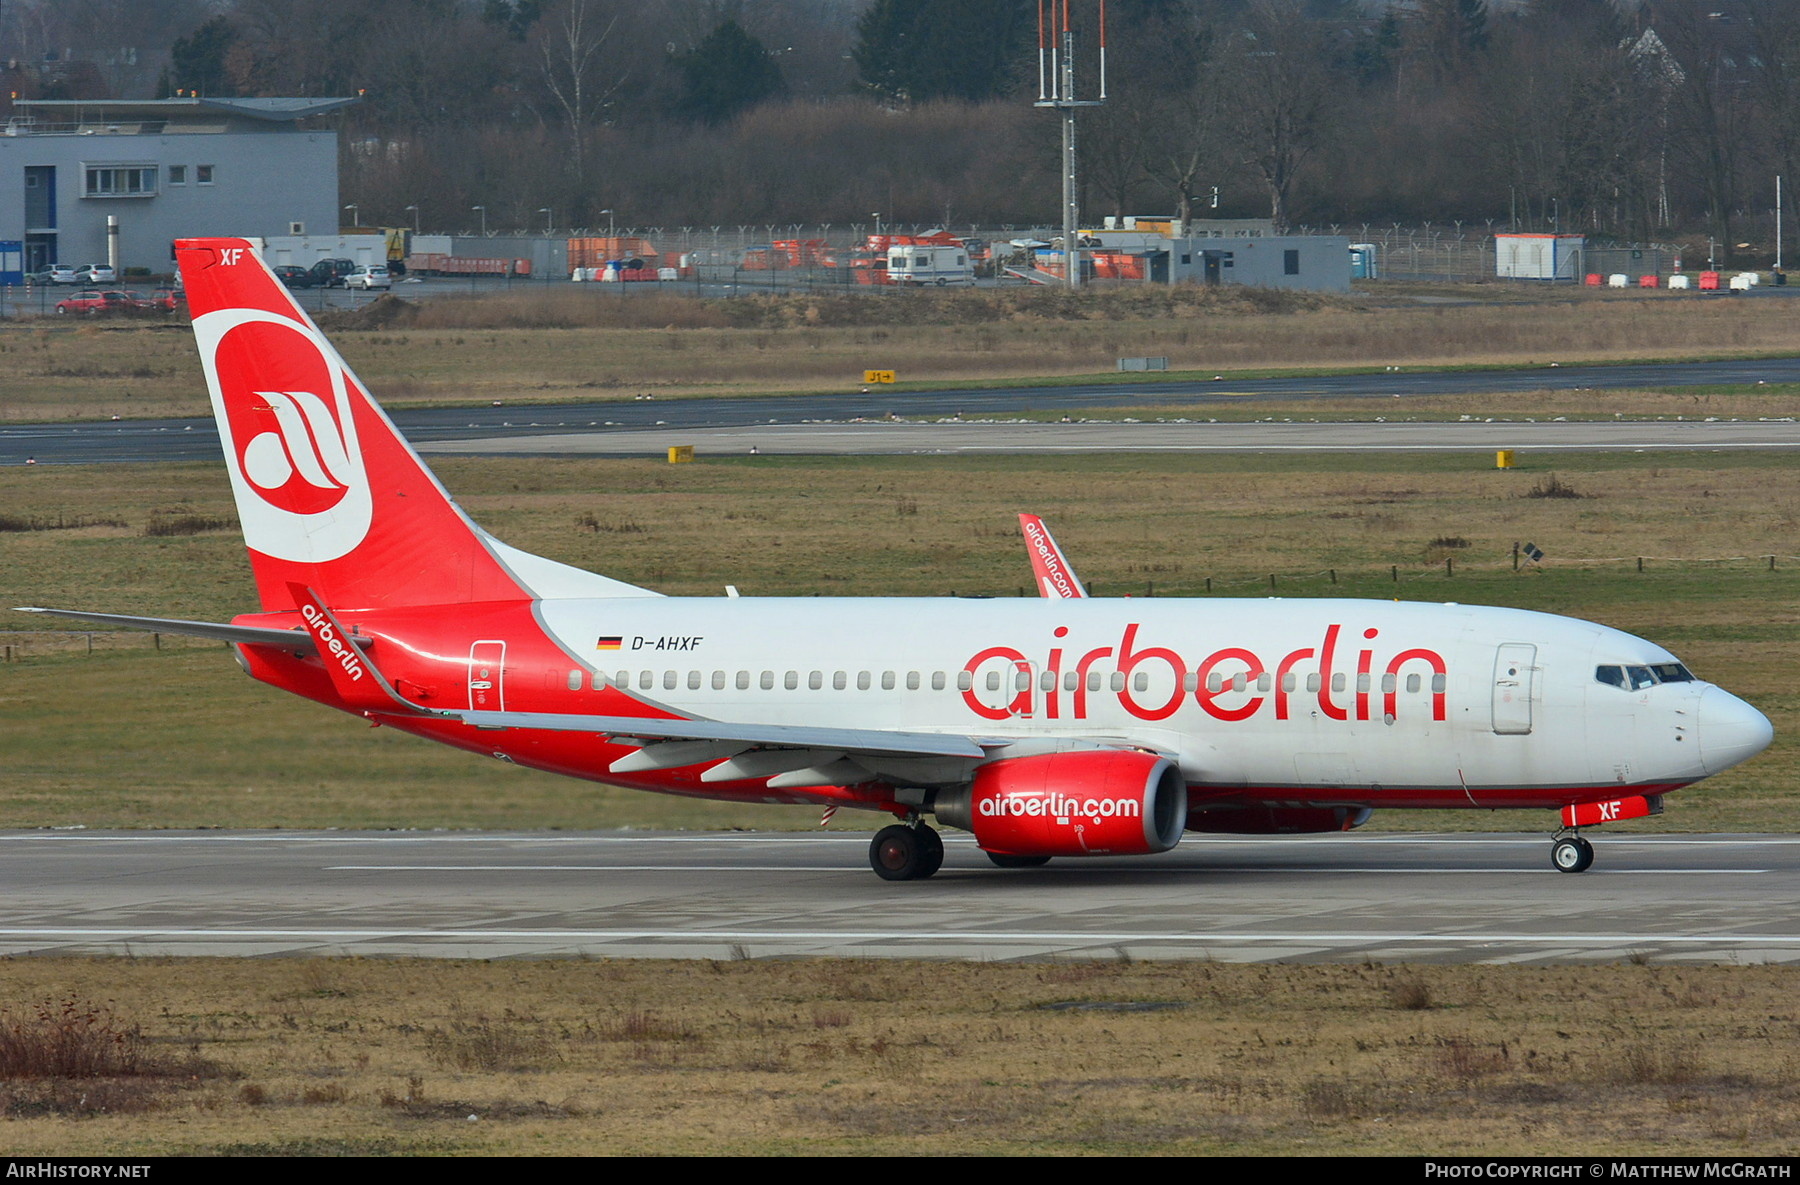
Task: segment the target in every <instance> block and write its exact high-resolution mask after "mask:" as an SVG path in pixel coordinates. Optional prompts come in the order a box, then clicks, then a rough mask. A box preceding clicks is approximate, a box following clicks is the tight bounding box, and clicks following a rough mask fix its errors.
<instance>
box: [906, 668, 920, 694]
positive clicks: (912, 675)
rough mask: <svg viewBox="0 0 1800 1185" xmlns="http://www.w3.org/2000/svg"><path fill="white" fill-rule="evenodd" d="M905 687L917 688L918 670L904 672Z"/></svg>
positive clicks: (910, 689)
mask: <svg viewBox="0 0 1800 1185" xmlns="http://www.w3.org/2000/svg"><path fill="white" fill-rule="evenodd" d="M906 689H907V690H908V691H917V690H918V689H919V672H917V671H908V672H906Z"/></svg>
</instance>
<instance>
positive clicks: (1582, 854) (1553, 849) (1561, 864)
mask: <svg viewBox="0 0 1800 1185" xmlns="http://www.w3.org/2000/svg"><path fill="white" fill-rule="evenodd" d="M1550 863H1551V864H1553V865H1555V866H1556V871H1558V872H1586V871H1587V870H1588V868H1589V866H1591V865H1592V864H1593V863H1594V845H1593V844H1591V843H1589V842H1588V841H1587V840H1585V839H1583V838H1581V836H1579V835H1561V836H1558V837H1557V839H1556V842H1555V843H1553V844H1551V845H1550Z"/></svg>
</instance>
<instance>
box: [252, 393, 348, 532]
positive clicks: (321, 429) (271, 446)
mask: <svg viewBox="0 0 1800 1185" xmlns="http://www.w3.org/2000/svg"><path fill="white" fill-rule="evenodd" d="M255 397H256V398H257V399H260V400H262V401H263V403H262V408H266V409H267V411H268V413H269V414H270V415H271V416H273V417H274V420H275V426H274V427H273V428H270V429H268V430H267V431H264V432H260V433H258V434H257V435H255V436H252V437H251V438H250V439H249V440H248V441H247V442H245V444H244V446H243V452H242V453H240V454H239V456H238V465H239V468H240V469H241V470H242V471H243V474H244V476H245V477H246V478H247V479H249V482H250V484H251V485H252V486H254V487H256V489H257V490H258V492H260V493H261V494H262V496H263V497H264V498H265V499H267V500H268V501H269V502H271V503H272V504H274V505H276V506H279V507H281V508H282V509H284V510H291V511H293V512H295V513H297V514H317V513H319V512H320V511H323V510H329V509H331V507H333V506H336V505H337V504H338V503H339V502H341V501H343V498H344V495H345V494H346V493H347V492H349V489H350V483H351V482H352V481H353V480H355V478H356V476H357V475H356V473H355V472H354V470H353V469H352V468H351V465H350V457H349V452H348V450H347V449H346V448H345V444H344V437H343V434H342V433H340V432H339V431H338V426H337V422H336V421H335V420H333V419H332V417H331V412H330V411H329V410H327V409H326V407H325V401H324V400H322V399H320V398H319V397H318V396H317V395H315V394H313V393H312V392H311V391H257V392H255ZM257 410H260V409H257Z"/></svg>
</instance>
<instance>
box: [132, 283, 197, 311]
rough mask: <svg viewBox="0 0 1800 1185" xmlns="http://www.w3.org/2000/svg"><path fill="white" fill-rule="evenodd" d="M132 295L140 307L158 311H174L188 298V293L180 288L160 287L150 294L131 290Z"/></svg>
mask: <svg viewBox="0 0 1800 1185" xmlns="http://www.w3.org/2000/svg"><path fill="white" fill-rule="evenodd" d="M126 295H128V296H130V297H131V298H132V300H133V301H134V302H135V303H136V304H137V307H138V308H140V309H150V310H152V311H154V312H158V313H172V312H174V311H175V310H176V309H179V308H180V307H181V305H182V303H183V302H184V301H185V300H186V299H187V293H185V292H183V291H181V290H180V289H179V288H158V289H156V290H155V291H154V292H152V293H151V294H150V295H149V296H144V295H142V294H140V293H137V292H130V293H127V294H126Z"/></svg>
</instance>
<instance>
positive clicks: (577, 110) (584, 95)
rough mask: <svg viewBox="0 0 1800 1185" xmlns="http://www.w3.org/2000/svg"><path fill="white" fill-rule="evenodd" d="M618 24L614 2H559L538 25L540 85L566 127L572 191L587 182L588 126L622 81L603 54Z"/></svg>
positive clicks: (580, 0) (617, 13) (621, 77)
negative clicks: (547, 91) (560, 115)
mask: <svg viewBox="0 0 1800 1185" xmlns="http://www.w3.org/2000/svg"><path fill="white" fill-rule="evenodd" d="M618 24H619V12H618V8H617V5H614V4H610V3H600V2H599V0H592V2H591V0H564V2H563V4H562V5H561V6H560V8H558V9H557V10H556V11H555V12H553V13H551V14H549V15H547V16H546V17H545V18H544V20H543V22H542V23H541V25H540V28H539V42H538V46H539V49H540V51H541V52H542V55H543V77H544V86H545V88H546V89H548V90H549V92H550V95H551V97H552V98H553V99H554V100H555V102H556V106H557V108H558V109H559V111H560V112H561V114H562V120H563V123H564V124H566V125H567V127H568V129H569V167H570V171H571V172H572V173H573V175H574V176H573V180H574V182H575V186H576V189H577V190H582V189H585V188H586V184H587V141H588V132H589V129H590V127H591V126H592V124H593V121H594V119H595V117H596V116H597V115H598V114H599V113H600V112H601V111H602V110H603V109H604V108H605V106H606V104H607V103H608V102H609V101H610V100H611V99H612V97H613V96H614V95H615V94H617V93H618V90H619V87H620V86H621V85H623V83H624V81H625V75H624V74H622V73H621V72H619V71H618V70H617V69H614V68H610V63H608V62H607V61H606V55H605V50H606V49H607V43H608V41H609V40H610V39H611V38H612V36H613V32H614V30H615V29H617V28H618Z"/></svg>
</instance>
